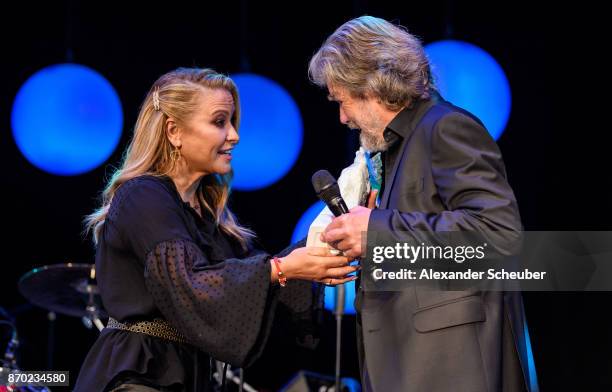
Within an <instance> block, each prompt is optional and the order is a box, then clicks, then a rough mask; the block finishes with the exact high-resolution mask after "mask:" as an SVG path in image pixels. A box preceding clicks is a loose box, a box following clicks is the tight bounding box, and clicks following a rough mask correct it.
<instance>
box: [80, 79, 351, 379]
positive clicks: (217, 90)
mask: <svg viewBox="0 0 612 392" xmlns="http://www.w3.org/2000/svg"><path fill="white" fill-rule="evenodd" d="M239 118H240V106H239V100H238V92H237V89H236V86H235V85H234V83H233V82H232V80H231V79H230V78H228V77H226V76H224V75H221V74H218V73H216V72H214V71H213V70H210V69H193V68H179V69H177V70H174V71H172V72H169V73H167V74H165V75H163V76H162V77H161V78H159V79H158V80H157V81H156V82H155V83H154V85H153V87H152V88H151V90H150V91H149V93H148V95H147V96H146V98H145V101H144V103H143V105H142V108H141V110H140V114H139V116H138V119H137V122H136V126H135V129H134V136H133V139H132V141H131V143H130V145H129V147H128V149H127V151H126V153H125V156H124V159H123V164H122V165H121V167H120V168H119V169H118V170H117V171H116V172H115V174H114V175H113V177H112V178H111V180H110V181H109V183H108V185H107V187H106V189H105V190H104V193H103V202H102V206H101V207H100V208H99V209H98V210H97V211H95V212H94V213H93V214H91V215H90V216H88V217H87V219H86V224H87V228H88V229H89V230H91V231H92V232H93V236H94V241H95V243H96V246H97V251H96V271H97V279H98V285H99V289H100V294H101V297H102V301H103V303H104V306H105V308H106V310H107V312H108V314H109V316H110V318H109V321H108V325H107V326H106V328H105V329H104V330H103V331H102V333H101V334H100V337H99V338H98V340H97V341H96V343H95V344H94V346H93V347H92V349H91V350H90V352H89V354H88V356H87V358H86V359H85V361H84V363H83V366H82V368H81V372H80V374H79V378H78V380H77V384H76V388H75V391H85V390H86V391H106V390H114V391H155V390H159V391H162V390H163V391H167V390H171V391H209V390H212V389H213V387H214V384H213V382H212V380H211V376H210V374H211V372H212V367H211V361H212V359H215V360H219V361H223V362H225V363H229V364H231V365H233V366H238V367H246V366H248V365H249V364H251V363H252V362H253V361H254V360H255V359H256V358H257V357H258V355H259V354H260V353H261V351H262V349H263V347H264V345H265V343H266V339H267V337H268V333H269V331H270V326H271V323H272V321H273V318H274V314H275V309H276V305H277V303H280V304H281V305H280V306H286V307H287V308H288V309H289V311H290V314H292V317H294V318H295V321H297V322H299V323H300V324H302V325H304V323H305V322H307V321H309V319H310V318H311V317H312V311H313V309H314V308H315V303H317V301H318V300H319V299H320V298H319V297H320V295H321V290H320V287H321V286H320V285H314V287H315V288H316V289H315V290H313V284H311V282H310V281H314V282H322V283H326V284H332V285H334V284H340V283H344V282H346V281H348V280H352V279H354V277H349V276H347V275H348V274H350V273H351V272H354V271H355V270H356V269H357V267H353V266H350V265H348V261H349V260H348V259H347V258H346V257H342V256H333V255H331V254H329V253H328V252H327V251H326V250H322V249H314V248H303V247H302V248H293V249H291V248H290V249H286V250H285V251H283V252H281V254H279V255H277V256H270V255H269V254H266V253H265V252H263V251H261V250H258V249H256V247H254V246H253V243H252V242H253V241H252V240H253V239H254V233H253V232H252V231H250V230H248V229H246V228H245V227H242V226H241V225H240V224H239V223H238V221H237V220H236V218H235V217H234V215H233V214H232V213H231V212H230V210H229V209H228V207H227V200H228V196H229V184H230V178H231V174H232V168H231V160H232V151H233V148H234V146H235V145H236V143H238V141H239V135H238V131H237V130H238V124H239ZM285 286H286V287H285ZM310 333H311V331H310V330H309V329H308V328H307V329H305V330H304V333H303V334H302V336H299V338H300V339H302V340H303V341H308V337H310V335H309V334H310ZM310 341H312V339H310Z"/></svg>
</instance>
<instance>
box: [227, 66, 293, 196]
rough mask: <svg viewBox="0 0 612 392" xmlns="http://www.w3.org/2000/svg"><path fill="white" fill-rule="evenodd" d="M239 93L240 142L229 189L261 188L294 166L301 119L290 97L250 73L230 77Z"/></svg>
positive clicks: (235, 154)
mask: <svg viewBox="0 0 612 392" xmlns="http://www.w3.org/2000/svg"><path fill="white" fill-rule="evenodd" d="M231 77H232V79H233V80H234V82H236V85H237V86H238V90H239V92H240V107H241V110H242V114H241V121H240V130H239V132H240V142H239V143H238V146H237V147H236V149H235V150H234V159H233V161H232V166H233V168H234V180H233V182H232V186H233V187H234V188H235V189H238V190H242V191H251V190H256V189H261V188H265V187H267V186H268V185H271V184H273V183H275V182H276V181H278V180H280V179H281V178H282V177H283V176H284V175H285V174H287V172H289V170H290V169H291V167H292V166H293V165H294V163H295V161H296V160H297V158H298V155H299V154H300V150H301V148H302V116H301V115H300V110H299V108H298V106H297V105H296V103H295V102H294V101H293V98H291V95H289V93H288V92H287V91H286V90H285V89H284V88H283V87H281V86H280V85H279V84H277V83H276V82H274V81H272V80H270V79H268V78H265V77H263V76H259V75H254V74H236V75H232V76H231Z"/></svg>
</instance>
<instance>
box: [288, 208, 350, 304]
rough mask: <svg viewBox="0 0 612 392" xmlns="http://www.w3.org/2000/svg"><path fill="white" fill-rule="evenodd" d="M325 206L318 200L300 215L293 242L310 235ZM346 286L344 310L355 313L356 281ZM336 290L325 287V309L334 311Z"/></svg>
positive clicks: (292, 237) (292, 238)
mask: <svg viewBox="0 0 612 392" xmlns="http://www.w3.org/2000/svg"><path fill="white" fill-rule="evenodd" d="M324 207H325V203H323V202H322V201H320V200H319V201H317V202H316V203H314V204H313V205H312V206H310V207H309V208H308V209H307V210H306V212H304V214H303V215H302V216H301V217H300V219H299V220H298V223H297V224H296V225H295V229H294V230H293V235H292V236H291V243H296V242H298V241H299V240H301V239H303V238H305V237H306V236H307V235H308V229H309V228H310V225H311V224H312V222H313V221H314V220H315V218H316V217H317V216H318V215H319V213H320V212H321V210H322V209H323V208H324ZM344 286H345V288H346V289H345V293H346V294H345V298H344V299H345V300H344V311H345V313H346V314H355V306H354V305H353V302H354V301H355V282H354V281H353V282H348V283H345V284H344ZM335 295H336V290H335V288H334V287H325V309H327V310H330V311H333V310H334V308H335V306H336V297H335Z"/></svg>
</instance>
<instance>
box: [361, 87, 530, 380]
mask: <svg viewBox="0 0 612 392" xmlns="http://www.w3.org/2000/svg"><path fill="white" fill-rule="evenodd" d="M390 132H392V133H393V135H392V134H391V133H390ZM385 135H386V137H387V136H395V138H396V139H397V143H398V144H397V145H396V146H395V148H399V150H396V153H395V155H396V157H395V160H392V162H388V164H387V165H385V185H384V191H383V194H382V197H381V203H380V206H379V208H378V209H375V210H373V211H372V214H371V216H370V221H369V226H368V232H369V233H371V232H375V231H376V232H382V231H393V232H396V233H397V236H396V237H397V238H398V239H401V238H402V236H410V235H411V234H410V233H411V232H413V233H415V232H416V231H421V232H423V231H425V232H427V231H429V232H440V231H458V230H475V231H480V232H483V233H485V232H486V233H487V234H486V235H488V236H491V235H493V236H495V231H496V230H501V231H505V232H508V231H510V232H516V233H520V231H521V229H522V227H521V223H520V217H519V212H518V207H517V204H516V200H515V197H514V194H513V192H512V189H511V188H510V186H509V184H508V182H507V180H506V173H505V168H504V165H503V161H502V157H501V154H500V152H499V150H498V148H497V145H496V144H495V142H494V141H493V139H492V138H491V137H490V136H489V134H488V132H487V131H486V129H485V128H484V127H483V125H482V124H481V123H480V121H479V120H478V119H476V118H475V117H474V116H472V115H471V114H469V113H467V112H465V111H463V110H462V109H459V108H457V107H454V106H452V105H451V104H449V103H448V102H445V101H443V100H442V99H441V98H439V96H437V95H436V96H435V97H434V98H432V99H431V100H427V101H419V102H417V103H416V104H415V105H414V107H412V108H407V109H404V110H403V111H402V112H400V113H399V114H398V115H397V117H396V118H395V119H394V120H393V121H392V122H391V124H389V126H388V128H387V130H386V131H385ZM492 240H495V239H494V238H493V239H492ZM356 307H357V310H358V331H359V334H358V336H359V338H360V342H359V348H360V364H361V367H362V381H363V387H364V390H365V391H376V392H379V391H380V392H393V391H402V392H404V391H427V392H436V391H440V392H442V391H444V392H446V391H469V392H479V391H489V392H492V391H523V390H527V387H526V385H529V381H528V380H526V377H527V375H528V372H527V368H526V365H527V362H526V347H525V339H524V326H525V324H524V313H523V308H522V302H521V297H520V293H516V292H480V291H476V290H466V291H432V290H430V289H425V288H413V289H410V290H404V291H395V292H391V291H386V292H371V291H367V292H364V291H361V290H360V291H359V293H358V295H357V300H356Z"/></svg>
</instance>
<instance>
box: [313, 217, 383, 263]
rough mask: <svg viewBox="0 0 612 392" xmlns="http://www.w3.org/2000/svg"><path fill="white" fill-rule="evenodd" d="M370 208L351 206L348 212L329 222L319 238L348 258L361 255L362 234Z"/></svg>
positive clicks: (363, 249)
mask: <svg viewBox="0 0 612 392" xmlns="http://www.w3.org/2000/svg"><path fill="white" fill-rule="evenodd" d="M371 212H372V210H371V209H369V208H366V207H360V206H359V207H355V208H352V209H351V211H350V212H349V213H348V214H344V215H340V216H338V217H336V218H334V220H333V221H332V223H330V224H329V225H328V226H327V228H326V229H325V232H324V233H323V234H322V235H321V240H322V241H324V242H327V243H328V244H330V245H331V246H333V247H334V248H336V249H338V250H341V251H342V252H344V255H345V256H347V257H349V258H353V259H355V258H359V257H361V256H363V253H364V252H365V248H364V247H363V246H362V245H363V244H362V236H363V235H364V234H365V232H366V231H367V230H368V222H369V221H370V213H371Z"/></svg>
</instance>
